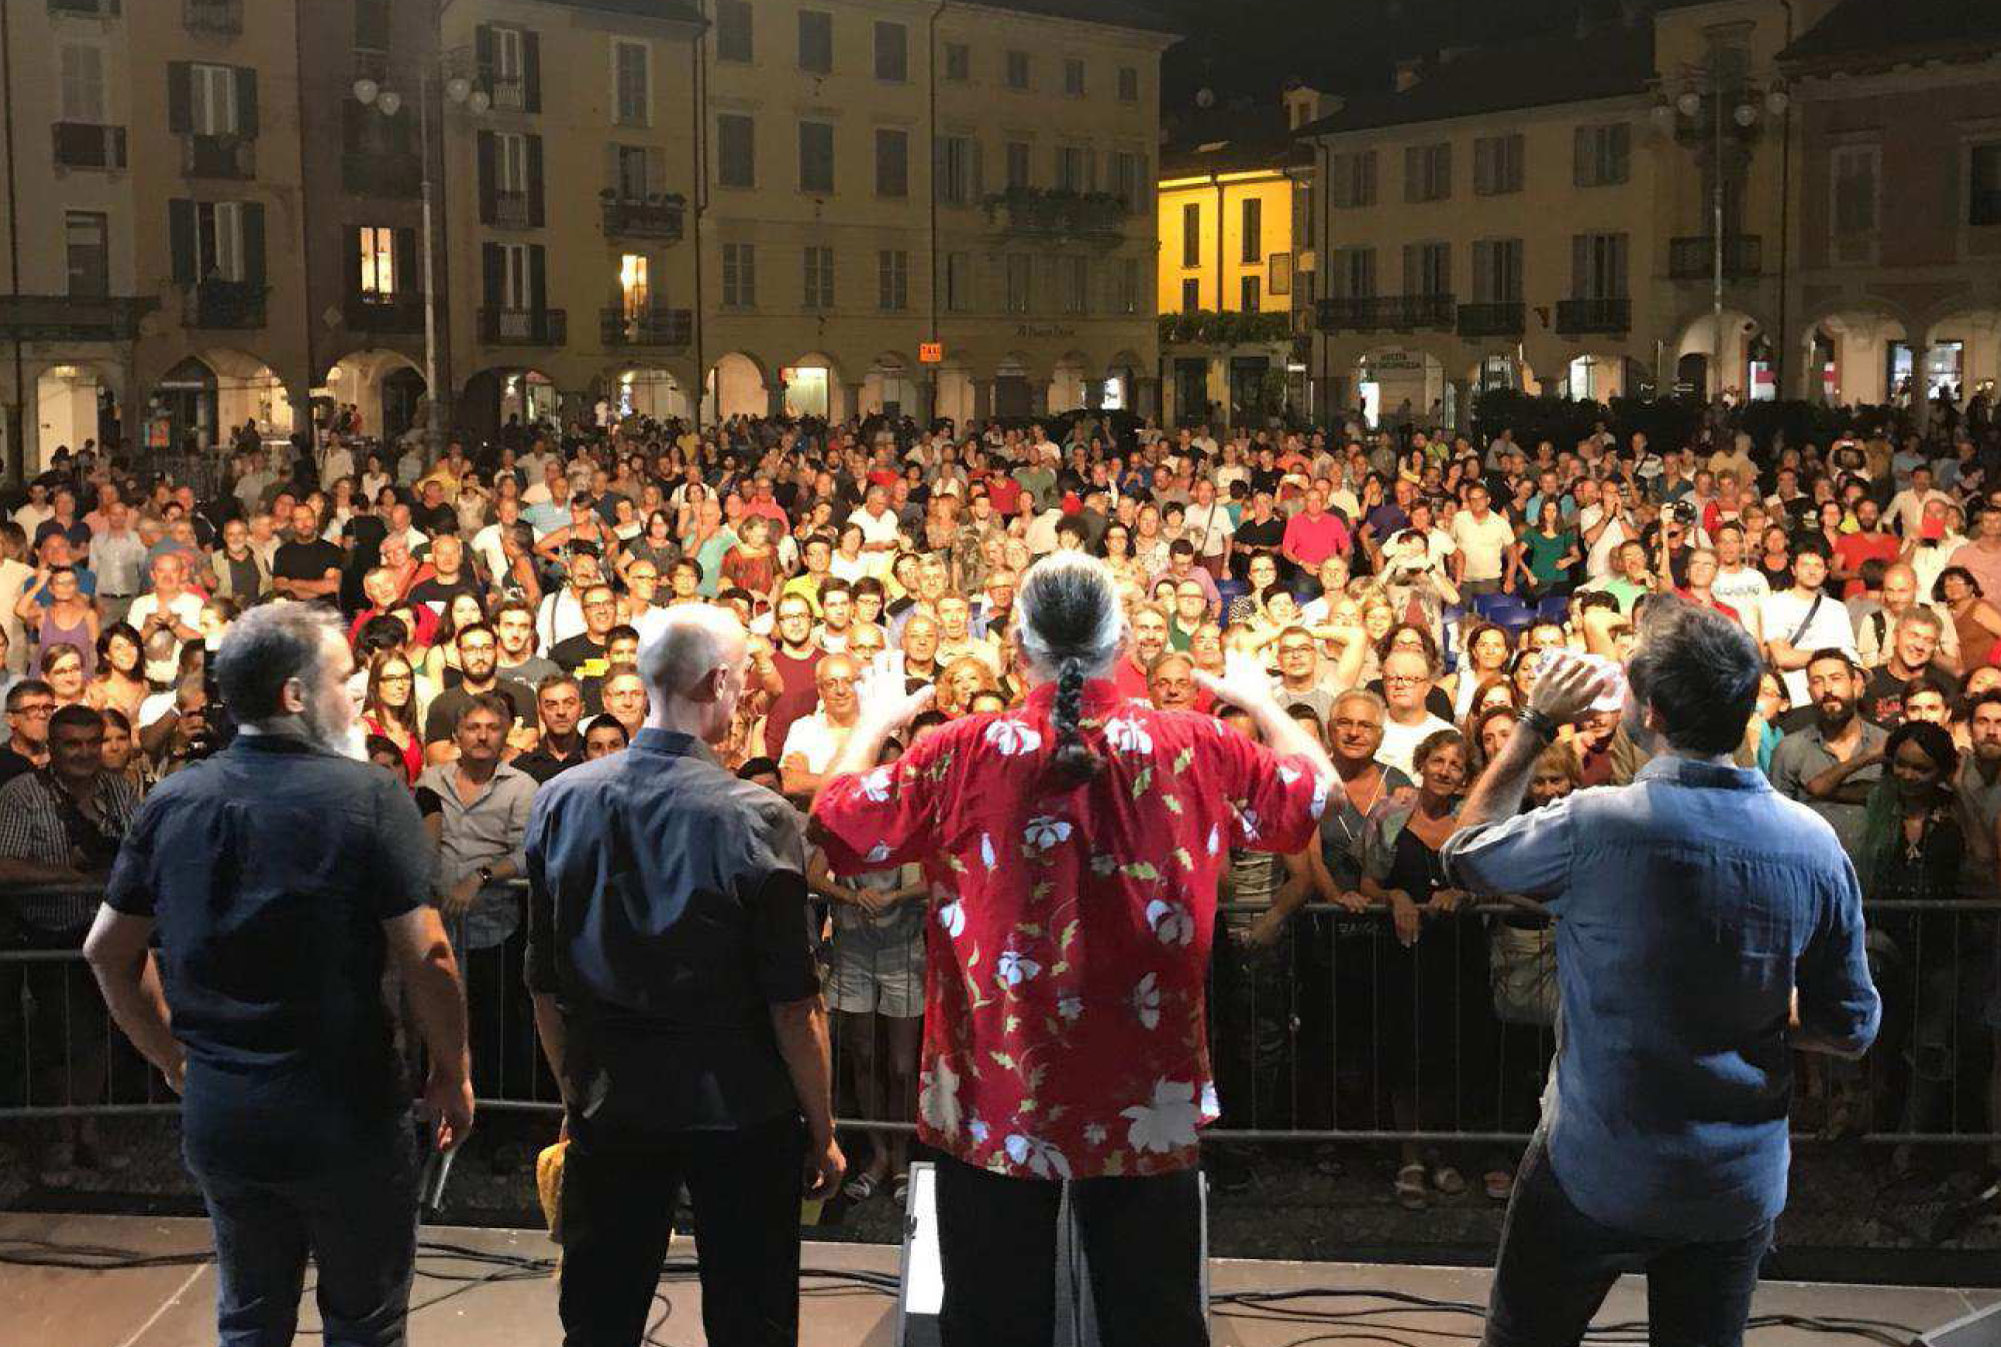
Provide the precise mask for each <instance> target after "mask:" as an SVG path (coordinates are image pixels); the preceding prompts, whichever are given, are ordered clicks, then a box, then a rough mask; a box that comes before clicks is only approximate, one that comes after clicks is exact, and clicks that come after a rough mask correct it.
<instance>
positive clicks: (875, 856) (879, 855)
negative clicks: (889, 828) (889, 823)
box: [865, 842, 889, 865]
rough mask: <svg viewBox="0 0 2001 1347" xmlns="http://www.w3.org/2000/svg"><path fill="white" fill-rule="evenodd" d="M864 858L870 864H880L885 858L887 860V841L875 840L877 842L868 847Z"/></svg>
mask: <svg viewBox="0 0 2001 1347" xmlns="http://www.w3.org/2000/svg"><path fill="white" fill-rule="evenodd" d="M865 859H866V860H867V861H868V862H869V863H870V864H871V865H879V864H881V863H882V862H883V861H886V860H888V859H889V843H887V842H877V843H876V844H875V845H874V846H872V847H870V848H869V849H868V855H867V857H865Z"/></svg>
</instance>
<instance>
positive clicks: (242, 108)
mask: <svg viewBox="0 0 2001 1347" xmlns="http://www.w3.org/2000/svg"><path fill="white" fill-rule="evenodd" d="M236 130H237V134H239V135H242V136H246V137H255V136H256V134H257V72H256V71H255V70H252V69H250V68H249V67H248V66H245V67H243V68H241V69H239V70H238V71H237V72H236Z"/></svg>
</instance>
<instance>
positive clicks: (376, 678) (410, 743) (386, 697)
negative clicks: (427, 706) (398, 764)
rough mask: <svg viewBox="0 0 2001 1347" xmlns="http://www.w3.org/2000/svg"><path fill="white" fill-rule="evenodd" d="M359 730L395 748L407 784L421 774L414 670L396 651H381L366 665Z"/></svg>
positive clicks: (420, 733)
mask: <svg viewBox="0 0 2001 1347" xmlns="http://www.w3.org/2000/svg"><path fill="white" fill-rule="evenodd" d="M361 727H362V729H363V730H364V731H365V732H367V733H368V734H372V735H380V736H381V737H382V738H384V739H387V740H388V741H389V742H390V743H392V744H394V745H396V748H397V751H398V752H400V753H401V754H402V755H403V774H404V776H405V778H406V779H407V780H408V781H409V783H410V784H412V785H414V784H416V781H417V775H418V773H420V772H422V771H423V770H424V732H423V729H422V728H421V722H419V720H418V719H417V667H416V665H414V664H412V663H411V662H410V661H409V660H407V659H405V658H404V657H403V653H402V652H401V651H400V650H384V651H382V652H381V653H379V654H377V655H376V656H375V657H374V658H372V659H370V660H369V661H368V690H367V692H366V693H364V694H363V696H362V702H361Z"/></svg>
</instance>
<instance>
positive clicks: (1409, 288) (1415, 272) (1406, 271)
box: [1403, 243, 1424, 295]
mask: <svg viewBox="0 0 2001 1347" xmlns="http://www.w3.org/2000/svg"><path fill="white" fill-rule="evenodd" d="M1423 289H1424V249H1423V246H1422V245H1421V244H1416V243H1406V244H1404V246H1403V292H1404V293H1405V294H1407V295H1415V294H1419V293H1421V292H1422V291H1423Z"/></svg>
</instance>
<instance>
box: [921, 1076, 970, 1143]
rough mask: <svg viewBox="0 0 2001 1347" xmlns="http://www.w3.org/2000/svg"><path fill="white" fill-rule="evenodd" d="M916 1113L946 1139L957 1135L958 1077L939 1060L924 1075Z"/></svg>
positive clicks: (959, 1115) (958, 1114) (958, 1119)
mask: <svg viewBox="0 0 2001 1347" xmlns="http://www.w3.org/2000/svg"><path fill="white" fill-rule="evenodd" d="M917 1113H918V1116H919V1117H921V1118H923V1119H924V1121H925V1122H926V1123H927V1124H929V1125H930V1126H931V1127H933V1128H934V1129H936V1130H937V1131H940V1132H942V1133H944V1134H945V1135H946V1136H948V1137H955V1136H957V1135H959V1123H960V1120H961V1116H962V1115H961V1114H960V1112H959V1077H958V1076H957V1075H956V1074H954V1072H953V1071H952V1068H951V1067H950V1066H948V1065H946V1064H945V1062H944V1061H943V1060H940V1061H939V1063H938V1065H937V1066H936V1067H935V1068H934V1069H932V1070H930V1071H927V1072H925V1073H924V1088H923V1089H922V1090H921V1091H919V1093H918V1096H917Z"/></svg>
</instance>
